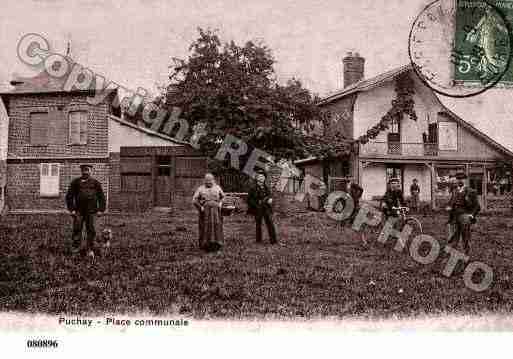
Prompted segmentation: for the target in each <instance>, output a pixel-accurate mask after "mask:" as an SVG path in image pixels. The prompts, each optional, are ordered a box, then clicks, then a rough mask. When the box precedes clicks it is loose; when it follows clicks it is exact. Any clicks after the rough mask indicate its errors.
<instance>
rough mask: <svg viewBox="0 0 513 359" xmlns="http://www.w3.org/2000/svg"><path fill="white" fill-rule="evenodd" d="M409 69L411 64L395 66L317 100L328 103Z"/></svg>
mask: <svg viewBox="0 0 513 359" xmlns="http://www.w3.org/2000/svg"><path fill="white" fill-rule="evenodd" d="M410 70H412V66H411V65H403V66H401V67H397V68H395V69H393V70H390V71H387V72H384V73H382V74H380V75H377V76H375V77H372V78H370V79H364V80H361V81H358V82H356V83H354V84H352V85H349V86H347V87H345V88H343V89H342V90H338V91H335V92H333V93H331V94H328V95H327V96H326V97H324V98H322V99H321V101H320V102H319V105H325V104H328V103H330V102H333V101H335V100H338V99H339V98H342V97H345V96H347V95H351V94H353V93H356V92H360V91H368V90H371V89H373V88H375V87H378V86H379V85H381V84H382V83H384V82H387V81H389V80H392V79H394V78H395V77H396V76H398V75H400V74H402V73H405V72H408V71H410Z"/></svg>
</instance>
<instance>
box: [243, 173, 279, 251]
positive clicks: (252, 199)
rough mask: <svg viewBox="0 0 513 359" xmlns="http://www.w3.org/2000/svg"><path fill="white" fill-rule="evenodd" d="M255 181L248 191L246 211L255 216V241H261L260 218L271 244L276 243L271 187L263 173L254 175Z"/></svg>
mask: <svg viewBox="0 0 513 359" xmlns="http://www.w3.org/2000/svg"><path fill="white" fill-rule="evenodd" d="M255 179H256V183H255V184H254V185H253V186H252V187H251V188H250V190H249V192H248V213H250V214H253V215H254V216H255V222H256V242H257V243H261V242H262V220H263V221H264V222H265V225H266V227H267V232H268V233H269V240H270V242H271V243H272V244H276V243H277V242H278V240H277V239H276V227H275V226H274V222H273V211H272V203H273V200H272V194H271V189H270V188H269V187H268V186H267V184H266V183H265V179H266V178H265V174H264V173H258V174H257V175H256V178H255Z"/></svg>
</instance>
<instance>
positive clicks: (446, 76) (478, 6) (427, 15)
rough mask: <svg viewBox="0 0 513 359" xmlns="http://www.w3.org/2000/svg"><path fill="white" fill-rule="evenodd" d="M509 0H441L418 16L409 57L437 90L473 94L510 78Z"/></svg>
mask: <svg viewBox="0 0 513 359" xmlns="http://www.w3.org/2000/svg"><path fill="white" fill-rule="evenodd" d="M512 6H513V2H511V1H496V2H494V1H491V2H489V1H483V0H437V1H434V2H432V3H431V4H429V5H428V6H426V8H425V9H424V10H423V11H422V12H421V13H420V14H419V16H418V17H417V19H416V20H415V22H414V24H413V26H412V29H411V33H410V38H409V53H410V60H411V62H412V64H413V67H414V69H415V71H416V73H417V75H419V77H420V78H421V79H422V80H423V81H424V82H425V83H426V84H427V85H428V86H430V87H431V88H432V89H433V90H435V91H436V92H437V93H439V94H441V95H445V96H450V97H469V96H475V95H478V94H480V93H483V92H484V91H486V90H488V89H490V88H492V87H494V86H497V85H498V84H501V85H502V84H505V83H510V82H511V81H510V78H511V73H512V71H511V66H510V65H511V58H512V51H511V47H512V46H511V18H512V16H511V15H508V14H509V13H510V12H511V7H512Z"/></svg>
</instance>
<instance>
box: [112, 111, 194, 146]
mask: <svg viewBox="0 0 513 359" xmlns="http://www.w3.org/2000/svg"><path fill="white" fill-rule="evenodd" d="M109 119H110V120H112V121H115V122H117V123H119V124H121V125H123V126H127V127H130V128H132V129H134V130H137V131H139V132H142V133H144V134H146V135H149V136H152V137H158V138H161V139H163V140H166V141H171V142H174V143H176V144H179V145H190V143H189V142H186V141H180V140H177V139H176V138H173V137H171V136H167V135H164V134H163V133H160V132H156V131H153V130H150V129H149V128H147V127H143V126H139V125H137V124H135V123H132V122H128V121H126V120H123V119H121V118H119V117H116V116H113V115H109Z"/></svg>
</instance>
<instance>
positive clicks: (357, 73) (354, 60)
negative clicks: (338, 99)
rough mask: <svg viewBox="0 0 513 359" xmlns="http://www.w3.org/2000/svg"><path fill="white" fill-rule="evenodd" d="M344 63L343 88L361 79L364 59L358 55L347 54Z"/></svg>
mask: <svg viewBox="0 0 513 359" xmlns="http://www.w3.org/2000/svg"><path fill="white" fill-rule="evenodd" d="M342 62H343V63H344V88H346V87H347V86H349V85H352V84H354V83H356V82H358V81H360V80H362V79H363V74H364V68H365V59H364V58H363V57H361V56H360V54H359V53H357V52H355V53H354V54H353V53H352V52H348V53H347V55H346V57H344V58H343V59H342Z"/></svg>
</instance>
